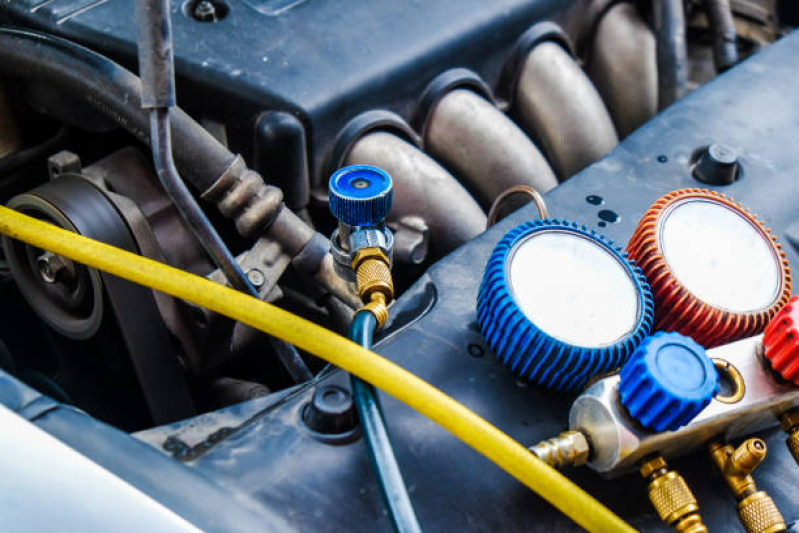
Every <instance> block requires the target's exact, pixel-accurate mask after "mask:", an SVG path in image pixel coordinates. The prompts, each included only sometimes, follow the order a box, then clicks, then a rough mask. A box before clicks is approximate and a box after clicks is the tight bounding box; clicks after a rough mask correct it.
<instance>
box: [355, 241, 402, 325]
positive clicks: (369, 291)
mask: <svg viewBox="0 0 799 533" xmlns="http://www.w3.org/2000/svg"><path fill="white" fill-rule="evenodd" d="M352 269H353V270H354V271H355V274H356V280H355V281H356V285H357V287H358V296H360V298H361V301H362V302H363V303H364V304H365V306H364V309H365V310H367V311H370V312H371V313H372V314H374V315H375V318H377V324H378V327H383V325H384V324H385V323H386V320H388V304H389V303H391V300H392V299H393V298H394V280H393V278H392V277H391V265H390V262H389V259H388V256H386V254H385V253H384V252H383V250H381V249H380V248H363V249H362V250H358V251H357V252H356V253H355V257H353V259H352Z"/></svg>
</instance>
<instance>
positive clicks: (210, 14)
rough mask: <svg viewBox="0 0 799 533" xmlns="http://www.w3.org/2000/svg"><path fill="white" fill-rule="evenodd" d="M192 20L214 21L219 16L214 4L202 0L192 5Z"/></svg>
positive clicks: (208, 0)
mask: <svg viewBox="0 0 799 533" xmlns="http://www.w3.org/2000/svg"><path fill="white" fill-rule="evenodd" d="M192 16H193V17H194V20H197V21H200V22H216V21H217V20H219V17H218V15H217V12H216V6H215V5H214V4H213V2H211V1H210V0H202V1H200V2H198V3H197V5H196V6H194V11H193V12H192Z"/></svg>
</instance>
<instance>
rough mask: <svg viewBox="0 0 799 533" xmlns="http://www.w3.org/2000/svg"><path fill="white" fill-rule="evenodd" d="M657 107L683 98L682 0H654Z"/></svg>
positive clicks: (685, 62) (685, 52)
mask: <svg viewBox="0 0 799 533" xmlns="http://www.w3.org/2000/svg"><path fill="white" fill-rule="evenodd" d="M654 6H655V37H656V40H657V64H658V107H659V108H660V109H661V110H662V109H665V108H667V107H668V106H670V105H671V104H673V103H674V102H676V101H677V100H679V99H680V98H682V97H683V96H684V95H685V91H686V85H687V84H688V47H687V45H686V42H685V8H684V7H683V0H655V3H654Z"/></svg>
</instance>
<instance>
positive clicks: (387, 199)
mask: <svg viewBox="0 0 799 533" xmlns="http://www.w3.org/2000/svg"><path fill="white" fill-rule="evenodd" d="M328 198H329V200H330V211H331V213H333V216H335V217H336V218H337V219H338V220H339V221H341V222H343V223H344V224H347V225H349V226H360V227H364V226H375V225H377V224H380V223H382V222H383V221H384V220H385V218H386V217H387V216H388V212H389V211H390V210H391V203H392V200H393V186H392V183H391V177H390V176H389V175H388V173H386V172H385V171H384V170H381V169H379V168H377V167H370V166H350V167H344V168H342V169H339V170H338V171H336V173H335V174H333V175H332V176H330V184H329V192H328Z"/></svg>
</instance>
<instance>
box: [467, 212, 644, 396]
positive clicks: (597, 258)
mask: <svg viewBox="0 0 799 533" xmlns="http://www.w3.org/2000/svg"><path fill="white" fill-rule="evenodd" d="M653 315H654V307H653V303H652V294H651V292H650V290H649V285H648V284H647V282H646V279H645V278H644V276H643V274H642V273H641V270H640V269H639V268H638V267H636V266H635V264H634V263H633V262H632V261H630V260H629V259H628V258H627V254H626V253H624V252H623V251H622V250H621V248H619V247H616V246H614V245H613V241H610V240H607V239H605V237H604V236H603V235H600V234H598V233H597V232H596V231H594V230H590V229H588V228H587V227H585V226H579V225H577V224H576V223H571V222H566V221H561V220H536V221H532V222H527V223H525V224H522V225H521V226H518V227H516V228H515V229H513V230H511V231H510V232H509V233H507V234H506V235H505V237H503V238H502V240H501V241H500V242H499V243H498V244H497V246H496V248H495V249H494V252H493V253H492V254H491V257H490V258H489V260H488V265H487V266H486V270H485V274H484V277H483V282H482V285H481V286H480V291H479V294H478V297H477V322H478V324H479V326H480V329H481V332H482V334H483V338H484V339H485V340H486V343H487V344H488V346H489V347H490V348H491V349H492V350H493V352H494V353H495V354H496V356H497V358H498V359H499V360H500V361H501V362H502V363H503V364H505V365H506V366H507V367H509V368H510V369H511V371H512V372H513V373H514V375H515V376H516V377H517V378H519V379H521V380H525V381H529V382H531V383H533V384H534V385H537V386H541V387H545V388H548V389H555V390H566V391H570V390H571V391H573V390H578V389H579V388H580V387H582V386H583V385H584V384H585V382H586V381H587V380H588V378H589V377H591V376H593V375H596V374H600V373H603V372H607V371H609V370H612V369H615V368H618V367H619V366H621V365H622V364H623V363H624V362H625V361H626V360H627V357H628V356H629V355H630V354H632V353H633V350H634V349H635V347H636V346H637V345H638V343H639V342H641V340H642V339H643V338H644V337H646V336H647V335H648V334H649V331H650V328H651V326H652V321H653Z"/></svg>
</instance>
